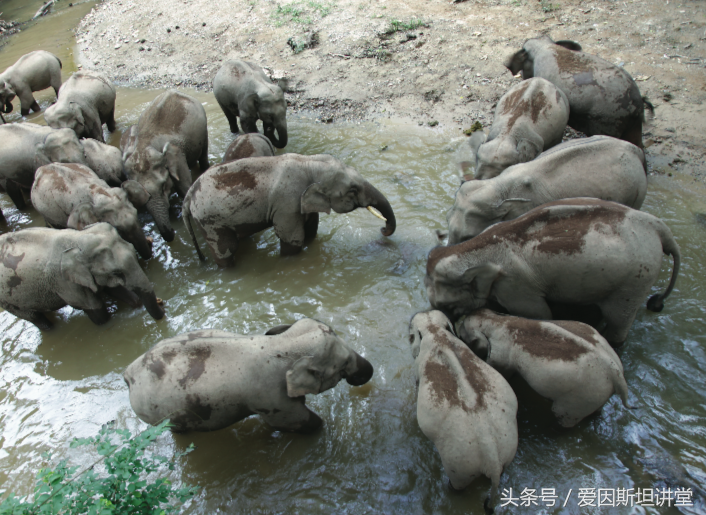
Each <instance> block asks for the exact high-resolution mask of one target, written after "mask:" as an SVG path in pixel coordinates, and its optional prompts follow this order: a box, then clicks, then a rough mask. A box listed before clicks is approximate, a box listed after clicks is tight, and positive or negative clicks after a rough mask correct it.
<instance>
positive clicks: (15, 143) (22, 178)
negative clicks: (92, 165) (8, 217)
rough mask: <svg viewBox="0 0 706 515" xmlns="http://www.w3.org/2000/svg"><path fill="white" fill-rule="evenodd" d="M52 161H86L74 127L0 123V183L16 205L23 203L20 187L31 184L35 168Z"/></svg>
mask: <svg viewBox="0 0 706 515" xmlns="http://www.w3.org/2000/svg"><path fill="white" fill-rule="evenodd" d="M53 162H56V163H81V164H86V159H85V157H84V148H83V146H82V145H81V142H80V141H79V139H78V137H77V136H76V133H75V132H74V131H72V130H70V129H52V128H50V127H44V126H41V125H36V124H33V123H13V124H11V125H2V126H0V186H2V187H3V189H4V190H5V191H6V192H7V194H8V195H9V196H10V198H11V199H12V201H13V202H14V203H15V206H17V208H18V209H24V207H25V201H24V197H23V194H22V190H27V191H29V189H30V188H31V187H32V183H33V182H34V173H35V172H36V171H37V168H39V167H40V166H42V165H45V164H49V163H53Z"/></svg>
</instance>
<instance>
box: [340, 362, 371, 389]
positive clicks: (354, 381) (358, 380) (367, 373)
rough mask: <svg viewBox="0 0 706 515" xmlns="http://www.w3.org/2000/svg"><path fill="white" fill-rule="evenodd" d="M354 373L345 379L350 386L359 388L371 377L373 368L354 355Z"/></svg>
mask: <svg viewBox="0 0 706 515" xmlns="http://www.w3.org/2000/svg"><path fill="white" fill-rule="evenodd" d="M355 361H356V363H355V364H356V372H355V373H354V374H350V375H349V376H347V377H346V382H347V383H348V384H350V385H352V386H360V385H362V384H365V383H367V382H368V381H370V378H371V377H373V366H372V365H371V364H370V362H369V361H368V360H367V359H365V358H364V357H362V356H360V355H356V360H355Z"/></svg>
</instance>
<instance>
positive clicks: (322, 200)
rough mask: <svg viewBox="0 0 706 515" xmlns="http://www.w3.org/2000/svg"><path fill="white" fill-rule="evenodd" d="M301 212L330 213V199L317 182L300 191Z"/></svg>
mask: <svg viewBox="0 0 706 515" xmlns="http://www.w3.org/2000/svg"><path fill="white" fill-rule="evenodd" d="M301 204H302V214H303V215H305V214H308V213H326V214H327V215H328V214H331V199H330V198H329V196H328V195H326V193H324V191H323V190H322V188H321V185H320V184H319V183H318V182H315V183H314V184H312V185H310V186H309V187H308V188H307V189H305V190H304V193H302V200H301Z"/></svg>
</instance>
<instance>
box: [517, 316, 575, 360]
mask: <svg viewBox="0 0 706 515" xmlns="http://www.w3.org/2000/svg"><path fill="white" fill-rule="evenodd" d="M507 328H508V330H509V331H510V336H511V337H512V339H513V341H514V343H515V345H517V346H519V347H521V348H522V350H524V351H525V352H526V353H527V354H531V355H532V356H535V357H537V358H542V359H546V360H552V361H557V360H559V361H569V362H574V361H576V360H577V359H578V358H579V357H580V356H582V355H583V354H586V353H587V352H588V350H587V349H586V348H584V347H583V346H581V345H579V344H578V343H576V342H575V341H573V340H572V339H571V338H567V337H566V336H564V335H562V334H560V333H559V332H558V331H554V330H552V328H551V326H545V325H543V324H542V322H538V321H536V320H527V319H524V318H520V317H513V319H512V320H511V321H508V322H507Z"/></svg>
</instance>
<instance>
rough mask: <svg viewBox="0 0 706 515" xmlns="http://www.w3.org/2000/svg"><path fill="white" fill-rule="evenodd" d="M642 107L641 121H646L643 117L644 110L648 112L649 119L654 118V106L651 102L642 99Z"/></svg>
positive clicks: (645, 98) (644, 98)
mask: <svg viewBox="0 0 706 515" xmlns="http://www.w3.org/2000/svg"><path fill="white" fill-rule="evenodd" d="M642 105H643V106H644V109H643V110H642V121H643V122H646V121H647V118H646V117H645V110H647V111H649V112H650V119H652V118H654V117H655V106H653V105H652V102H650V101H649V100H648V99H647V97H642Z"/></svg>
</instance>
